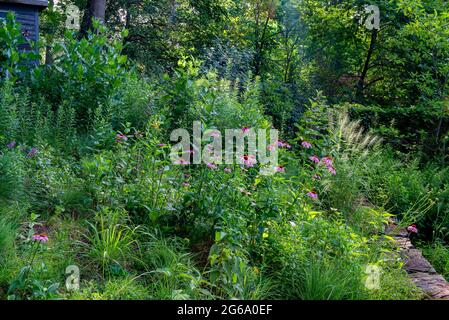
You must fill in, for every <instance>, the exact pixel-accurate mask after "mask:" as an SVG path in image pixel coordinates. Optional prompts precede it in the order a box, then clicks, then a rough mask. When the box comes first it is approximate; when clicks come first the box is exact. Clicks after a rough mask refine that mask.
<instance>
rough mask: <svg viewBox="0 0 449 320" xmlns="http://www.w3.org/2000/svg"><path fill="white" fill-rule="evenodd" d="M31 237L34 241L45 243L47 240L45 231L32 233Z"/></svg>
mask: <svg viewBox="0 0 449 320" xmlns="http://www.w3.org/2000/svg"><path fill="white" fill-rule="evenodd" d="M32 239H33V240H34V241H38V242H41V243H45V242H47V241H48V236H47V235H46V234H45V233H41V234H35V235H33V237H32Z"/></svg>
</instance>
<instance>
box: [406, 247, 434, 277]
mask: <svg viewBox="0 0 449 320" xmlns="http://www.w3.org/2000/svg"><path fill="white" fill-rule="evenodd" d="M405 255H406V262H405V265H404V269H405V270H407V272H408V273H415V272H421V273H422V272H424V273H428V274H436V273H437V272H436V271H435V269H434V268H433V267H432V265H431V264H430V262H429V261H427V259H426V258H424V257H423V255H422V253H421V251H419V250H418V249H409V250H408V251H407V252H406V253H405Z"/></svg>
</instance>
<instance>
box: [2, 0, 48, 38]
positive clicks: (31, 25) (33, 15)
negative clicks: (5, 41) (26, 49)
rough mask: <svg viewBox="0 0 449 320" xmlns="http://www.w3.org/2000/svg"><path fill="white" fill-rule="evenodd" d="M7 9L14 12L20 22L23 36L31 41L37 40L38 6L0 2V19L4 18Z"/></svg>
mask: <svg viewBox="0 0 449 320" xmlns="http://www.w3.org/2000/svg"><path fill="white" fill-rule="evenodd" d="M9 11H12V12H14V13H15V15H16V20H17V22H19V23H20V24H21V28H22V34H23V35H24V36H25V38H26V39H28V40H31V41H37V40H38V39H39V10H38V8H37V7H33V6H25V5H15V4H2V3H0V19H2V18H5V17H6V15H7V13H8V12H9Z"/></svg>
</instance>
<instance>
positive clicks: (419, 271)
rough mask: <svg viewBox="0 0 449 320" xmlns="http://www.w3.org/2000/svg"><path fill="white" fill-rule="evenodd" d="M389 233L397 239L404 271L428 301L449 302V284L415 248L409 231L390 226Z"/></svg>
mask: <svg viewBox="0 0 449 320" xmlns="http://www.w3.org/2000/svg"><path fill="white" fill-rule="evenodd" d="M389 232H390V233H391V234H392V235H394V238H395V239H396V243H397V244H398V247H399V249H400V252H401V256H402V257H403V259H404V261H405V264H404V269H405V270H406V271H407V272H408V274H409V277H410V279H411V281H412V282H413V283H414V284H415V285H416V286H417V287H418V288H420V289H421V290H422V291H423V292H424V294H425V295H426V298H427V299H431V300H449V282H447V281H446V279H444V277H442V276H441V275H439V274H438V273H437V272H436V271H435V269H434V267H433V266H432V265H431V264H430V262H429V261H427V259H426V258H424V256H423V255H422V253H421V251H420V250H418V249H416V248H415V247H414V246H413V244H412V243H411V241H410V239H409V238H408V233H407V231H406V230H405V229H400V230H398V229H397V228H395V227H394V226H390V227H389Z"/></svg>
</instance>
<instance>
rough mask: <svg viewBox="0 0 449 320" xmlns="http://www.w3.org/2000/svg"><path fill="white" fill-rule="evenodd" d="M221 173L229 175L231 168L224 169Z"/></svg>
mask: <svg viewBox="0 0 449 320" xmlns="http://www.w3.org/2000/svg"><path fill="white" fill-rule="evenodd" d="M223 171H224V172H226V173H231V172H232V169H231V168H224V170H223Z"/></svg>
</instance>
